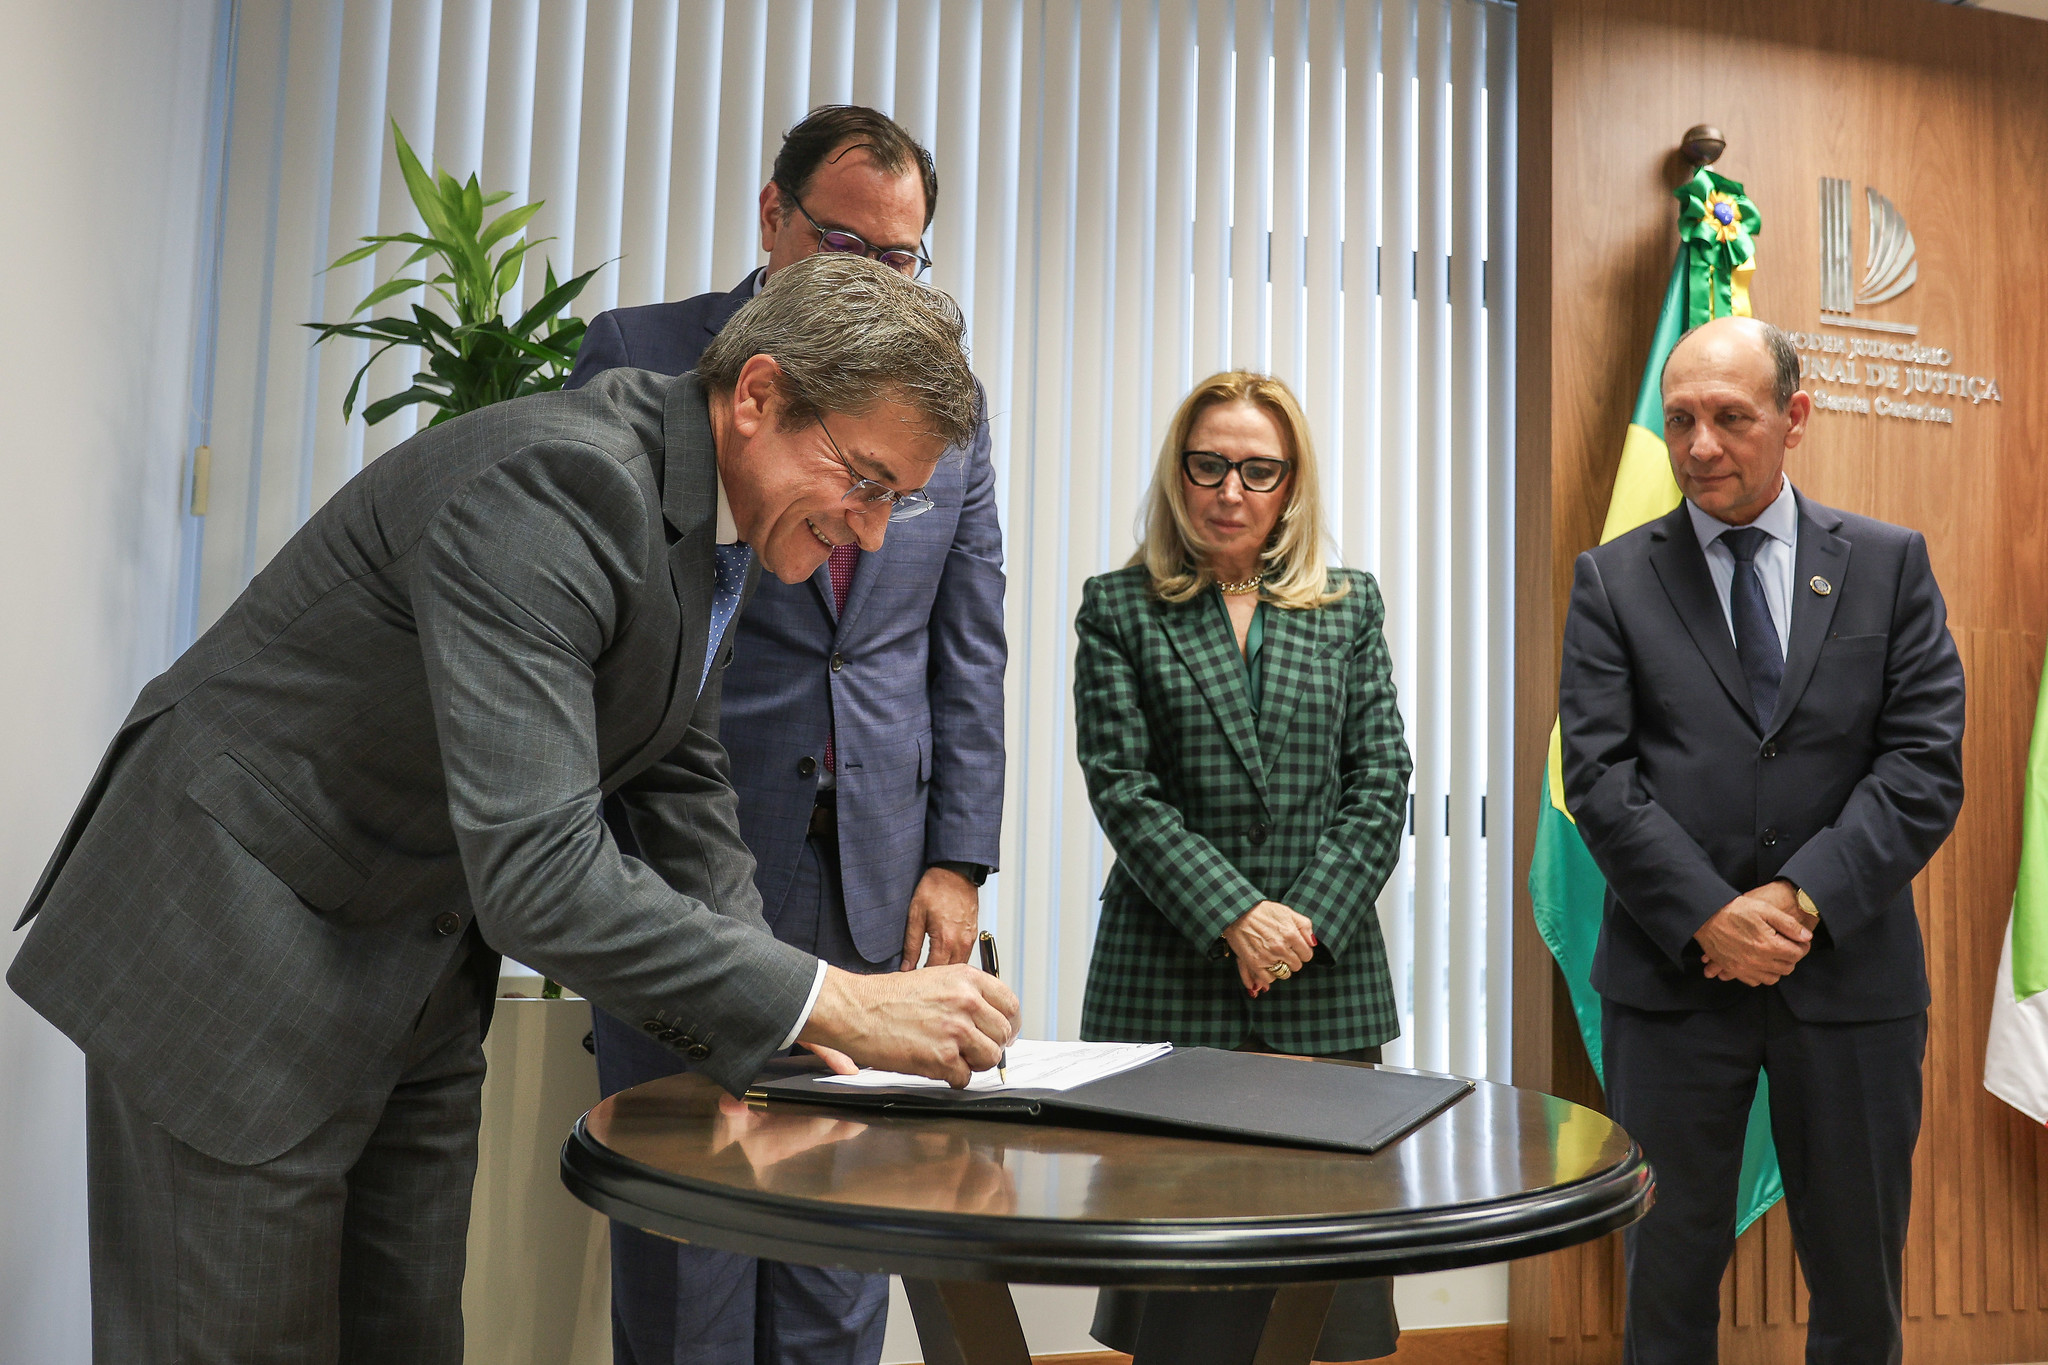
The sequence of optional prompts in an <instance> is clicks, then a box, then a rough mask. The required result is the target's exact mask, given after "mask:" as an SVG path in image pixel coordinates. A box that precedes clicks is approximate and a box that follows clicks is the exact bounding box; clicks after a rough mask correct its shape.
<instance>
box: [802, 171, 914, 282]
mask: <svg viewBox="0 0 2048 1365" xmlns="http://www.w3.org/2000/svg"><path fill="white" fill-rule="evenodd" d="M775 188H776V189H777V190H778V191H780V192H781V193H782V194H783V195H784V196H785V197H787V198H788V200H789V202H790V203H792V204H795V205H796V211H797V212H798V213H801V214H802V215H803V216H804V221H805V222H806V223H809V224H810V225H811V231H813V232H815V233H817V234H818V250H820V251H830V252H835V253H844V254H846V255H851V256H865V257H867V258H868V259H869V260H871V261H876V262H878V263H880V264H882V265H886V266H888V267H889V268H890V269H891V270H893V271H895V272H896V273H897V274H899V275H908V276H909V277H910V278H911V279H913V280H914V279H916V278H917V277H918V276H920V275H922V274H924V272H925V271H927V270H930V269H931V268H932V259H931V257H929V256H927V255H925V254H924V253H923V252H921V251H912V250H911V249H910V248H908V247H901V246H886V247H885V246H869V245H868V242H867V239H866V238H865V237H862V236H861V235H860V234H858V233H854V232H848V231H847V230H846V229H844V228H828V227H823V226H820V225H819V223H818V220H817V219H815V218H813V217H811V211H810V210H809V209H807V208H805V207H804V201H803V200H801V199H799V198H797V197H796V195H794V194H792V193H791V192H790V191H788V190H786V189H784V188H783V187H782V185H781V183H780V182H778V183H777V184H776V186H775ZM920 245H922V243H920Z"/></svg>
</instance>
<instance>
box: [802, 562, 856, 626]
mask: <svg viewBox="0 0 2048 1365" xmlns="http://www.w3.org/2000/svg"><path fill="white" fill-rule="evenodd" d="M854 581H855V582H859V581H860V579H859V574H858V571H856V573H855V578H854ZM811 586H812V587H813V588H815V589H817V592H818V605H819V606H821V607H823V608H824V609H825V619H826V620H827V621H830V622H832V623H833V624H834V625H837V624H838V621H839V613H838V612H837V611H835V610H833V608H832V561H831V560H830V559H827V560H826V561H825V562H824V563H823V564H820V565H819V566H818V567H817V568H816V569H815V570H814V571H813V572H812V574H811Z"/></svg>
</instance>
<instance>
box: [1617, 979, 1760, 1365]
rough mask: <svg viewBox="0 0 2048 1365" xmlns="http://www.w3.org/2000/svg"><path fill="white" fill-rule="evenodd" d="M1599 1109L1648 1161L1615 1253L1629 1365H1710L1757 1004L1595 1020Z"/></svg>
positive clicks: (1728, 1249) (1730, 1247)
mask: <svg viewBox="0 0 2048 1365" xmlns="http://www.w3.org/2000/svg"><path fill="white" fill-rule="evenodd" d="M1602 1015H1603V1026H1602V1030H1601V1038H1602V1052H1603V1055H1604V1061H1605V1070H1606V1073H1607V1074H1606V1082H1607V1110H1608V1113H1609V1115H1611V1116H1612V1117H1613V1119H1614V1120H1615V1122H1617V1123H1619V1124H1620V1125H1621V1126H1622V1127H1623V1128H1625V1129H1627V1130H1628V1133H1629V1136H1631V1137H1633V1138H1634V1139H1635V1140H1636V1142H1637V1144H1638V1145H1640V1146H1641V1147H1642V1149H1643V1154H1644V1155H1645V1156H1647V1157H1648V1158H1649V1161H1650V1167H1651V1170H1652V1172H1653V1173H1654V1174H1655V1176H1656V1180H1657V1198H1656V1202H1655V1204H1654V1205H1653V1206H1652V1207H1651V1209H1650V1212H1649V1213H1648V1214H1647V1215H1646V1216H1645V1217H1644V1218H1643V1219H1642V1220H1641V1221H1639V1222H1637V1223H1635V1224H1634V1225H1633V1226H1631V1227H1630V1228H1629V1230H1628V1232H1627V1234H1626V1235H1625V1239H1624V1246H1625V1250H1626V1261H1627V1267H1628V1316H1627V1323H1626V1326H1625V1327H1624V1329H1623V1337H1622V1358H1623V1360H1624V1361H1627V1362H1629V1365H1715V1361H1716V1360H1717V1358H1718V1351H1719V1347H1718V1335H1719V1328H1720V1320H1721V1274H1722V1271H1723V1270H1724V1269H1725V1268H1726V1267H1727V1264H1728V1257H1729V1255H1730V1254H1731V1253H1732V1252H1733V1251H1734V1249H1735V1198H1736V1187H1737V1183H1738V1182H1739V1180H1740V1178H1741V1174H1742V1142H1743V1135H1744V1133H1745V1131H1746V1129H1747V1126H1748V1122H1749V1110H1750V1105H1751V1104H1752V1102H1753V1101H1754V1100H1755V1097H1756V1078H1757V1072H1758V1070H1759V1069H1760V1067H1761V1066H1762V1063H1763V1049H1764V1037H1763V1034H1764V1016H1763V1001H1762V998H1761V997H1760V996H1753V997H1752V998H1751V999H1748V1000H1746V1001H1744V1002H1743V1003H1740V1004H1737V1005H1735V1006H1733V1007H1731V1008H1729V1009H1725V1010H1673V1011H1648V1010H1635V1009H1630V1008H1629V1007H1628V1006H1626V1005H1618V1004H1616V1003H1614V1002H1613V1001H1608V1002H1606V1003H1605V1006H1604V1008H1603V1010H1602Z"/></svg>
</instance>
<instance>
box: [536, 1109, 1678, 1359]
mask: <svg viewBox="0 0 2048 1365" xmlns="http://www.w3.org/2000/svg"><path fill="white" fill-rule="evenodd" d="M562 1179H563V1181H564V1183H566V1184H567V1185H568V1187H569V1189H570V1191H571V1192H572V1193H573V1194H575V1195H576V1196H577V1197H578V1198H579V1199H581V1200H583V1201H584V1202H585V1203H587V1204H589V1205H590V1206H591V1207H593V1208H595V1209H597V1210H598V1211H599V1212H601V1213H604V1214H607V1215H609V1216H611V1217H613V1218H616V1219H618V1220H620V1221H621V1222H625V1223H630V1224H632V1225H633V1226H635V1227H639V1228H645V1229H646V1230H648V1231H650V1232H655V1233H660V1234H662V1235H664V1236H669V1237H675V1238H680V1239H683V1240H686V1241H690V1242H694V1243H699V1244H701V1245H704V1246H709V1247H716V1248H719V1249H721V1250H726V1251H736V1252H741V1253H744V1254H746V1255H751V1256H761V1257H767V1258H771V1259H774V1260H780V1261H795V1262H799V1263H803V1264H808V1265H834V1266H848V1267H851V1268H853V1269H857V1270H870V1271H889V1272H893V1273H895V1274H898V1275H901V1276H903V1278H904V1288H905V1290H906V1292H907V1294H908V1297H909V1299H910V1303H911V1308H912V1310H913V1312H914V1313H915V1315H916V1318H917V1327H918V1336H919V1339H920V1341H921V1342H922V1344H923V1347H924V1351H925V1361H926V1365H1028V1361H1029V1358H1030V1357H1029V1354H1028V1352H1027V1351H1026V1350H1025V1347H1024V1338H1023V1332H1022V1330H1021V1328H1020V1327H1019V1326H1018V1323H1017V1315H1016V1310H1015V1308H1014V1306H1012V1304H1011V1300H1010V1295H1009V1289H1008V1285H1009V1284H1010V1283H1017V1282H1021V1283H1032V1284H1077V1285H1146V1286H1153V1287H1159V1288H1178V1289H1189V1288H1198V1289H1214V1290H1217V1291H1219V1292H1218V1293H1216V1294H1214V1295H1209V1294H1204V1295H1197V1296H1183V1297H1182V1298H1180V1299H1179V1300H1177V1302H1179V1303H1181V1304H1183V1305H1185V1304H1187V1303H1189V1302H1191V1301H1192V1302H1195V1303H1198V1304H1200V1305H1203V1306H1204V1307H1207V1308H1210V1309H1213V1311H1210V1312H1198V1313H1193V1314H1190V1313H1188V1312H1185V1311H1181V1312H1177V1313H1176V1314H1175V1318H1176V1321H1175V1322H1173V1323H1165V1322H1162V1323H1160V1324H1157V1330H1156V1331H1155V1330H1154V1327H1155V1324H1154V1323H1153V1321H1152V1319H1153V1317H1154V1316H1155V1315H1154V1314H1152V1313H1151V1312H1149V1311H1148V1312H1147V1314H1146V1325H1145V1332H1144V1334H1143V1336H1142V1337H1141V1340H1140V1344H1139V1351H1138V1365H1146V1362H1147V1361H1148V1360H1159V1361H1162V1362H1163V1361H1167V1360H1171V1361H1174V1362H1175V1363H1176V1365H1193V1363H1194V1362H1215V1363H1218V1365H1220V1362H1225V1361H1236V1362H1253V1361H1256V1362H1257V1365H1282V1362H1287V1363H1289V1365H1301V1363H1302V1362H1306V1361H1307V1360H1308V1359H1309V1351H1310V1349H1311V1348H1312V1347H1313V1346H1314V1344H1315V1341H1316V1337H1317V1334H1318V1333H1319V1332H1320V1330H1321V1326H1322V1321H1323V1316H1324V1313H1325V1311H1326V1310H1327V1308H1328V1305H1329V1298H1330V1294H1331V1292H1332V1289H1333V1284H1334V1282H1335V1281H1337V1280H1343V1279H1355V1278H1359V1277H1362V1276H1369V1275H1392V1274H1409V1273H1414V1272H1416V1271H1424V1270H1444V1269H1450V1268H1453V1267H1457V1266H1467V1265H1478V1264H1483V1263H1488V1262H1494V1261H1505V1260H1510V1259H1513V1258H1515V1257H1520V1256H1531V1255H1535V1254H1537V1253H1539V1252H1544V1251H1552V1250H1555V1249H1557V1248H1558V1247H1564V1246H1570V1245H1572V1244H1574V1243H1577V1242H1584V1241H1590V1240H1592V1239H1593V1238H1596V1237H1600V1236H1604V1235H1605V1234H1607V1233H1609V1232H1612V1231H1614V1230H1615V1229H1617V1228H1620V1227H1623V1226H1625V1225H1627V1224H1628V1223H1631V1222H1633V1221H1634V1220H1635V1219H1637V1218H1639V1217H1641V1216H1642V1214H1643V1213H1644V1211H1645V1210H1647V1209H1648V1207H1649V1202H1650V1190H1651V1181H1650V1170H1649V1167H1648V1165H1647V1164H1646V1163H1645V1162H1644V1160H1643V1155H1642V1152H1641V1151H1640V1150H1639V1149H1638V1148H1637V1147H1636V1145H1635V1143H1634V1142H1633V1141H1631V1140H1630V1138H1629V1136H1628V1134H1627V1133H1625V1132H1623V1131H1622V1130H1621V1129H1620V1128H1618V1127H1616V1126H1615V1125H1614V1124H1613V1123H1611V1122H1610V1121H1609V1120H1608V1119H1607V1118H1605V1117H1604V1116H1602V1115H1600V1114H1598V1113H1595V1112H1594V1111H1592V1110H1590V1109H1585V1108H1582V1107H1580V1106H1579V1105H1576V1104H1572V1103H1569V1102H1568V1101H1565V1100H1561V1099H1558V1098H1556V1097H1555V1096H1551V1095H1544V1094H1540V1093H1538V1092H1536V1091H1532V1090H1520V1089H1516V1088H1514V1087H1512V1086H1505V1085H1493V1084H1489V1083H1486V1082H1481V1083H1480V1084H1479V1086H1478V1088H1477V1089H1476V1090H1475V1091H1474V1092H1473V1093H1472V1094H1470V1095H1467V1096H1466V1097H1465V1098H1464V1099H1462V1100H1460V1101H1459V1102H1458V1103H1456V1104H1454V1105H1452V1106H1451V1107H1450V1109H1448V1110H1446V1111H1445V1112H1444V1113H1442V1114H1440V1115H1438V1116H1437V1117H1436V1118H1434V1119H1432V1120H1430V1121H1429V1122H1428V1123H1426V1124H1424V1125H1423V1126H1422V1127H1420V1128H1418V1129H1417V1130H1415V1131H1414V1132H1413V1133H1410V1134H1409V1135H1408V1136H1407V1137H1405V1138H1403V1139H1402V1140H1401V1141H1399V1142H1397V1143H1395V1144H1393V1145H1392V1146H1390V1147H1388V1148H1386V1149H1384V1150H1382V1151H1380V1152H1379V1153H1377V1154H1375V1155H1372V1156H1360V1155H1355V1154H1350V1153H1343V1152H1326V1151H1313V1150H1309V1149H1306V1148H1291V1147H1272V1146H1257V1145H1251V1144H1246V1143H1235V1142H1225V1141H1216V1140H1211V1139H1205V1138H1193V1137H1179V1136H1173V1135H1165V1134H1152V1133H1131V1132H1115V1131H1109V1130H1103V1129H1091V1128H1066V1127H1051V1126H1044V1125H1039V1124H1032V1123H1020V1122H1012V1121H1006V1120H1001V1119H968V1118H949V1117H946V1118H941V1117H932V1116H930V1115H929V1114H926V1115H920V1116H915V1117H912V1116H900V1117H899V1116H895V1115H887V1114H874V1115H865V1114H864V1115H859V1116H852V1115H850V1114H849V1113H848V1111H846V1110H843V1109H826V1108H822V1107H819V1106H810V1105H801V1104H790V1103H784V1102H781V1101H778V1102H776V1103H775V1104H774V1105H773V1106H760V1105H747V1104H743V1103H741V1102H740V1101H738V1100H735V1099H733V1098H731V1097H730V1096H728V1095H726V1094H724V1092H722V1091H721V1090H719V1089H718V1087H717V1086H715V1085H713V1084H712V1083H711V1082H710V1081H708V1080H706V1079H704V1078H703V1077H701V1076H694V1075H687V1074H686V1075H680V1076H670V1077H665V1078H663V1079H661V1080H658V1081H652V1082H650V1083H648V1084H646V1085H642V1086H637V1087H635V1088H634V1089H631V1090H627V1091H624V1092H622V1093H620V1094H618V1095H614V1096H612V1097H611V1098H610V1099H607V1100H605V1101H604V1102H603V1103H601V1104H599V1105H598V1106H597V1107H596V1108H595V1109H593V1110H591V1111H590V1112H589V1113H588V1114H586V1115H585V1116H584V1117H583V1119H582V1121H581V1122H579V1123H578V1124H577V1125H576V1129H575V1132H574V1133H573V1134H571V1136H570V1138H569V1140H568V1142H567V1143H566V1144H564V1146H563V1148H562ZM1158 1316H1161V1317H1164V1316H1165V1315H1163V1314H1161V1315H1158ZM1233 1324H1236V1326H1235V1327H1233Z"/></svg>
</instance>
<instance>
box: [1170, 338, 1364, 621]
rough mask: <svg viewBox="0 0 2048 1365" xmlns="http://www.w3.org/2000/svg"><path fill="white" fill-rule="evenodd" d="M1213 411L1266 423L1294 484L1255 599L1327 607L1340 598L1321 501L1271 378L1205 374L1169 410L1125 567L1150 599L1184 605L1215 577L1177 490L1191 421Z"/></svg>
mask: <svg viewBox="0 0 2048 1365" xmlns="http://www.w3.org/2000/svg"><path fill="white" fill-rule="evenodd" d="M1218 403H1250V404H1251V405H1252V406H1253V407H1256V408H1258V409H1260V410H1261V411H1263V412H1265V413H1266V414H1267V415H1268V416H1269V417H1271V418H1272V419H1273V422H1274V425H1276V426H1278V427H1279V428H1280V435H1281V438H1282V440H1283V441H1284V442H1285V443H1286V446H1287V459H1288V462H1289V470H1290V473H1291V474H1292V476H1293V482H1292V483H1291V484H1290V485H1289V488H1288V495H1287V505H1286V506H1285V507H1283V508H1281V509H1280V519H1279V520H1278V521H1277V522H1275V523H1274V526H1273V535H1272V538H1271V539H1270V540H1269V541H1268V542H1267V544H1266V549H1265V552H1264V553H1263V554H1262V555H1261V556H1260V564H1261V568H1262V571H1263V573H1264V575H1265V581H1264V582H1263V583H1262V584H1260V587H1259V595H1260V596H1261V597H1262V598H1264V599H1265V600H1266V601H1268V602H1271V603H1273V604H1275V605H1276V606H1281V607H1293V608H1306V607H1321V606H1327V605H1329V604H1330V603H1332V602H1334V601H1336V600H1337V599H1338V598H1340V597H1342V596H1343V595H1344V594H1345V592H1346V591H1347V589H1346V587H1345V585H1344V584H1342V583H1339V584H1338V585H1337V586H1335V587H1334V588H1333V587H1332V586H1331V584H1330V575H1329V569H1328V565H1327V564H1326V563H1325V560H1326V559H1327V556H1328V546H1327V544H1326V542H1325V540H1324V538H1323V501H1322V493H1321V489H1320V486H1319V485H1318V483H1317V480H1316V456H1315V447H1314V445H1313V444H1312V443H1311V442H1310V441H1309V435H1308V418H1307V417H1305V416H1303V415H1302V411H1301V404H1300V403H1299V402H1297V401H1296V399H1295V397H1294V394H1293V392H1292V391H1291V390H1289V389H1288V387H1287V385H1286V384H1285V383H1283V382H1281V381H1280V380H1278V379H1275V378H1274V377H1273V376H1271V375H1267V374H1254V373H1252V372H1251V371H1249V370H1229V371H1226V372H1224V373H1222V374H1212V375H1210V376H1209V377H1208V378H1207V379H1204V380H1203V381H1202V382H1201V383H1199V384H1197V385H1195V388H1194V391H1193V392H1192V393H1190V394H1189V395H1188V396H1187V397H1186V398H1183V399H1182V400H1181V403H1180V407H1179V408H1177V409H1175V411H1174V414H1173V420H1172V421H1171V422H1168V423H1167V425H1166V439H1165V440H1163V441H1161V442H1160V443H1159V463H1158V464H1157V465H1156V466H1155V467H1154V468H1153V470H1152V489H1151V491H1150V492H1149V493H1148V494H1147V495H1146V499H1145V527H1144V534H1143V537H1142V538H1141V539H1140V540H1139V542H1138V552H1137V553H1136V554H1134V555H1132V556H1131V561H1130V562H1131V563H1132V564H1143V565H1144V566H1145V568H1146V570H1147V571H1148V572H1149V573H1150V574H1151V577H1152V591H1153V592H1155V593H1157V594H1158V595H1159V596H1160V597H1161V598H1163V599H1164V600H1166V601H1168V602H1185V601H1187V600H1188V599H1190V598H1192V597H1194V596H1196V595H1197V594H1199V593H1201V592H1204V591H1206V590H1207V589H1208V587H1209V585H1210V584H1211V583H1214V582H1215V581H1216V575H1215V574H1214V573H1212V572H1211V571H1210V569H1209V566H1208V564H1207V563H1206V559H1205V551H1206V550H1207V547H1206V546H1205V545H1203V544H1202V539H1201V536H1200V535H1199V534H1198V533H1197V532H1196V531H1195V524H1194V520H1193V518H1191V517H1190V516H1189V515H1188V497H1187V489H1186V487H1185V486H1184V485H1183V484H1182V482H1181V468H1180V457H1181V451H1182V450H1183V449H1185V448H1186V445H1187V439H1188V433H1189V432H1190V431H1192V430H1193V429H1194V425H1195V419H1196V418H1197V417H1199V416H1201V415H1202V412H1203V411H1204V410H1205V409H1207V408H1210V407H1213V406H1215V405H1216V404H1218Z"/></svg>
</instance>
